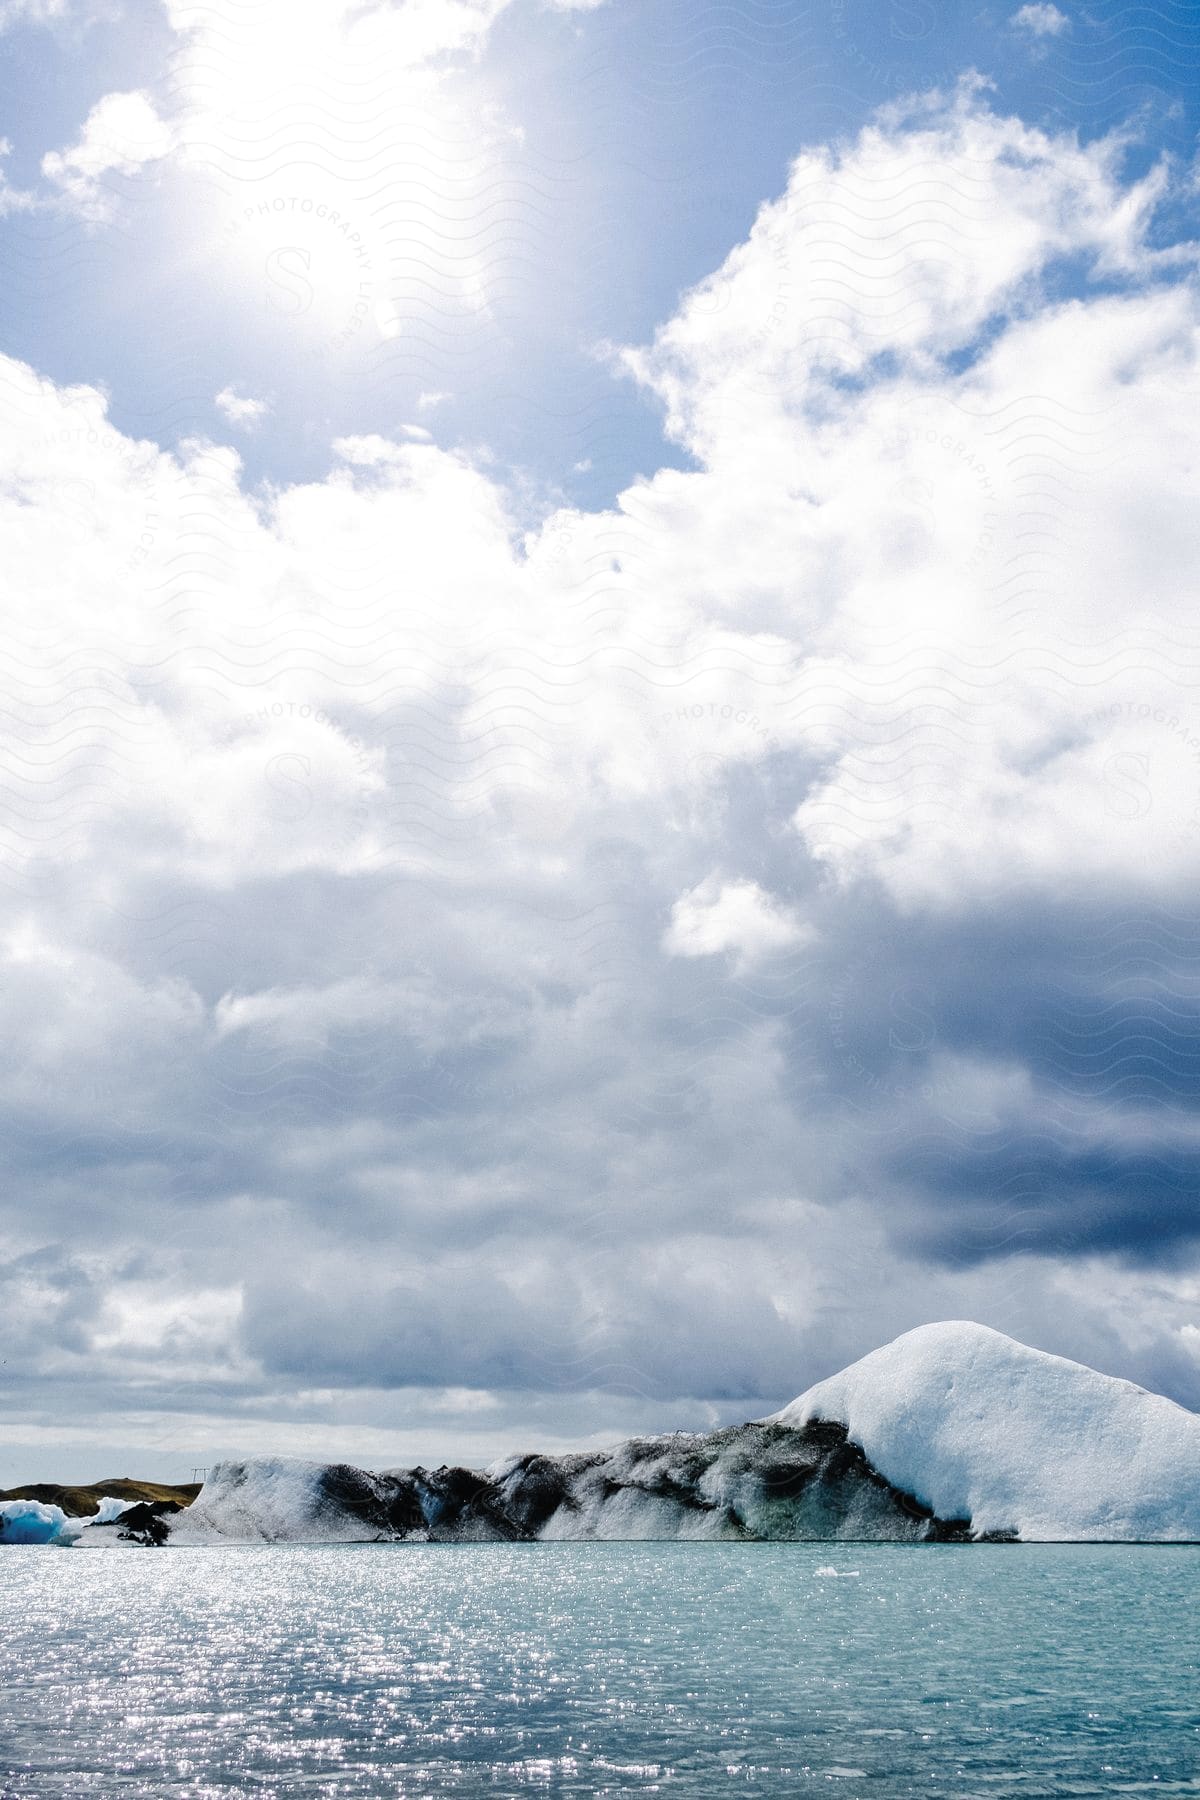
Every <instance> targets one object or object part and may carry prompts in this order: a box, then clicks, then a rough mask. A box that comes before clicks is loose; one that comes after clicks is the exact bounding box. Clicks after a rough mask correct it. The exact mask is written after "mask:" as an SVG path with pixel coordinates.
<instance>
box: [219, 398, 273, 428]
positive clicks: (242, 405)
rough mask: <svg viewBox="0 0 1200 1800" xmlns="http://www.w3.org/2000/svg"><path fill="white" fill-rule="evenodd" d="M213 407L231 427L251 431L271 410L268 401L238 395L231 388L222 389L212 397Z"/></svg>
mask: <svg viewBox="0 0 1200 1800" xmlns="http://www.w3.org/2000/svg"><path fill="white" fill-rule="evenodd" d="M213 405H214V406H215V407H216V409H217V411H218V412H219V413H220V414H221V416H222V417H223V418H225V419H227V420H228V421H229V423H230V424H231V425H237V426H240V427H242V428H243V429H245V430H251V431H252V430H253V429H254V427H255V426H256V425H260V424H261V423H262V421H263V420H264V419H265V418H266V416H267V414H268V413H269V412H270V410H271V407H270V403H269V402H268V401H266V400H255V399H254V398H252V396H251V395H249V394H239V393H238V392H237V390H236V388H232V387H224V388H222V389H221V391H220V393H219V394H216V395H214V397H213Z"/></svg>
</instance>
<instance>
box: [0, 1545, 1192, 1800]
mask: <svg viewBox="0 0 1200 1800" xmlns="http://www.w3.org/2000/svg"><path fill="white" fill-rule="evenodd" d="M835 1569H836V1571H837V1573H836V1574H834V1573H833V1572H832V1571H833V1570H835ZM1198 1583H1200V1550H1198V1549H1193V1548H1177V1549H1169V1548H1162V1549H1152V1548H1138V1547H1134V1546H1130V1547H1126V1548H1108V1547H1086V1548H1085V1547H1076V1546H1067V1545H1062V1546H1040V1547H1034V1546H1028V1547H1008V1546H1003V1547H1000V1546H998V1547H996V1548H966V1549H961V1548H954V1547H950V1546H944V1547H938V1546H922V1547H905V1548H892V1547H888V1546H884V1545H870V1546H860V1545H854V1546H836V1545H830V1544H816V1545H800V1544H797V1545H728V1546H725V1545H683V1546H676V1545H658V1544H635V1545H618V1544H605V1545H562V1546H555V1545H529V1546H522V1547H513V1548H508V1547H493V1546H487V1547H479V1548H448V1547H431V1546H413V1545H408V1546H403V1547H399V1548H388V1547H382V1546H363V1547H361V1548H358V1547H353V1548H337V1549H298V1548H291V1547H289V1548H283V1547H280V1548H269V1549H261V1550H260V1549H253V1550H234V1549H229V1550H184V1549H179V1550H163V1551H128V1552H122V1551H106V1550H95V1551H85V1550H76V1551H70V1550H50V1549H26V1550H23V1549H17V1548H10V1549H6V1550H3V1551H0V1659H2V1661H3V1665H4V1668H3V1673H4V1679H3V1687H2V1688H0V1770H2V1771H3V1775H2V1778H0V1795H2V1796H4V1800H8V1797H10V1796H17V1795H20V1796H24V1795H53V1796H54V1797H55V1800H63V1797H66V1796H75V1795H87V1794H146V1795H165V1794H171V1795H179V1796H185V1795H196V1796H201V1795H226V1794H254V1795H268V1796H269V1795H280V1796H288V1795H343V1794H347V1795H349V1794H353V1795H372V1796H374V1795H391V1794H397V1795H401V1794H402V1795H414V1796H416V1795H425V1794H497V1795H520V1794H526V1793H534V1794H537V1793H542V1794H588V1795H591V1794H640V1793H657V1792H662V1793H666V1794H671V1795H677V1796H692V1795H696V1796H700V1795H704V1796H708V1795H713V1794H778V1795H783V1794H788V1795H791V1794H807V1793H830V1792H833V1791H836V1792H840V1793H842V1794H846V1795H855V1794H871V1795H875V1794H878V1795H902V1794H903V1795H910V1794H911V1795H919V1796H922V1797H925V1796H934V1795H947V1796H949V1795H953V1796H955V1800H962V1797H963V1796H973V1795H979V1796H987V1797H988V1800H1004V1797H1005V1796H1008V1795H1021V1796H1032V1795H1053V1796H1055V1797H1056V1800H1057V1797H1060V1796H1070V1795H1080V1796H1084V1795H1086V1796H1094V1795H1099V1794H1124V1795H1130V1794H1149V1793H1154V1794H1159V1795H1162V1794H1171V1793H1176V1794H1178V1793H1200V1710H1198V1709H1200V1676H1198V1670H1197V1662H1198V1648H1197V1623H1196V1615H1197V1607H1196V1600H1197V1586H1198Z"/></svg>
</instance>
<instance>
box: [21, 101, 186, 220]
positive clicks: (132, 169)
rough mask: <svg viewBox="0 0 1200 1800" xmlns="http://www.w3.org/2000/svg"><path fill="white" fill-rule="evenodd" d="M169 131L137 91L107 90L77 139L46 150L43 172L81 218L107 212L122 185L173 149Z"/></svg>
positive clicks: (98, 216)
mask: <svg viewBox="0 0 1200 1800" xmlns="http://www.w3.org/2000/svg"><path fill="white" fill-rule="evenodd" d="M172 143H173V140H172V133H171V130H170V128H169V126H167V125H166V124H165V123H164V121H163V120H162V119H160V118H159V116H158V113H157V112H156V111H155V108H154V103H153V101H152V100H151V99H150V97H149V95H147V94H145V93H142V92H140V91H137V90H135V91H133V92H131V93H123V94H106V95H105V96H104V98H103V99H102V100H99V101H97V103H96V105H95V106H94V107H93V108H92V110H91V112H90V113H89V114H88V116H87V119H86V121H85V122H84V127H83V133H82V135H81V137H80V139H79V142H78V143H76V144H73V145H72V146H71V147H70V148H69V149H67V150H50V151H48V152H47V153H46V155H45V156H44V157H43V158H42V173H43V175H45V176H46V178H47V179H48V180H49V181H51V182H53V183H54V185H55V186H56V187H57V188H59V189H60V191H61V193H62V196H63V198H64V200H65V201H66V202H67V203H68V204H69V205H70V206H71V208H72V209H73V210H74V211H76V212H78V213H80V214H81V215H82V217H84V218H86V219H89V220H93V221H99V220H104V219H107V218H109V217H110V216H111V214H112V212H113V209H114V207H115V205H116V201H117V195H118V193H119V192H120V190H121V186H122V183H123V182H124V181H126V180H128V179H129V178H130V177H132V176H135V175H137V174H138V173H139V172H140V171H141V170H142V169H143V168H145V167H146V166H147V165H148V164H151V163H156V162H161V161H162V159H163V158H164V157H166V156H167V155H168V154H169V153H170V151H171V149H172Z"/></svg>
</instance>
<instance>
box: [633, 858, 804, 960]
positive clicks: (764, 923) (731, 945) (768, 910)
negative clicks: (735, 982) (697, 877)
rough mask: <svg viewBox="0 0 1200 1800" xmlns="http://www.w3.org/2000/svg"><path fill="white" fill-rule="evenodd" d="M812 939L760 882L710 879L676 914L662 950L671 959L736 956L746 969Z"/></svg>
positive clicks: (677, 905)
mask: <svg viewBox="0 0 1200 1800" xmlns="http://www.w3.org/2000/svg"><path fill="white" fill-rule="evenodd" d="M811 935H812V934H811V931H810V929H809V928H808V927H807V926H806V925H805V923H804V921H803V920H801V919H798V918H797V917H796V916H795V914H794V913H792V912H790V911H789V910H788V909H787V908H786V907H784V906H781V905H780V904H779V902H778V901H777V900H776V899H775V898H774V897H773V896H772V895H770V894H767V893H764V891H763V890H762V888H760V887H759V885H758V883H757V882H755V881H722V880H721V879H720V877H719V876H716V875H710V876H709V877H708V878H707V879H706V880H704V881H702V882H700V884H699V885H698V886H697V887H694V888H692V889H691V890H690V891H689V892H688V893H686V894H683V895H681V896H680V898H679V899H678V900H677V901H676V902H675V904H674V906H673V907H672V908H671V923H670V925H669V927H668V929H667V933H666V936H665V938H664V939H663V947H664V949H665V950H666V952H667V954H668V955H669V956H719V955H721V954H722V953H731V954H732V955H733V956H734V959H735V961H736V963H737V965H738V966H739V967H741V968H746V967H748V966H749V965H750V964H752V963H754V962H757V961H758V960H759V958H760V957H763V956H769V955H771V954H772V953H773V952H775V951H778V950H788V949H794V948H795V947H796V946H797V945H798V944H803V943H805V942H806V941H808V939H809V938H810V937H811Z"/></svg>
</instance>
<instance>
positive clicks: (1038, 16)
mask: <svg viewBox="0 0 1200 1800" xmlns="http://www.w3.org/2000/svg"><path fill="white" fill-rule="evenodd" d="M1009 24H1010V25H1012V26H1014V27H1015V28H1016V29H1017V30H1018V31H1028V32H1030V33H1031V34H1032V36H1034V37H1035V38H1047V37H1061V36H1062V35H1063V33H1064V32H1067V31H1069V30H1070V29H1071V21H1070V19H1069V18H1068V17H1067V15H1066V13H1064V12H1060V11H1059V9H1058V7H1057V6H1051V5H1048V4H1038V5H1033V6H1022V7H1021V8H1020V9H1019V10H1018V11H1017V12H1015V13H1014V14H1013V15H1012V18H1011V19H1010V20H1009Z"/></svg>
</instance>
